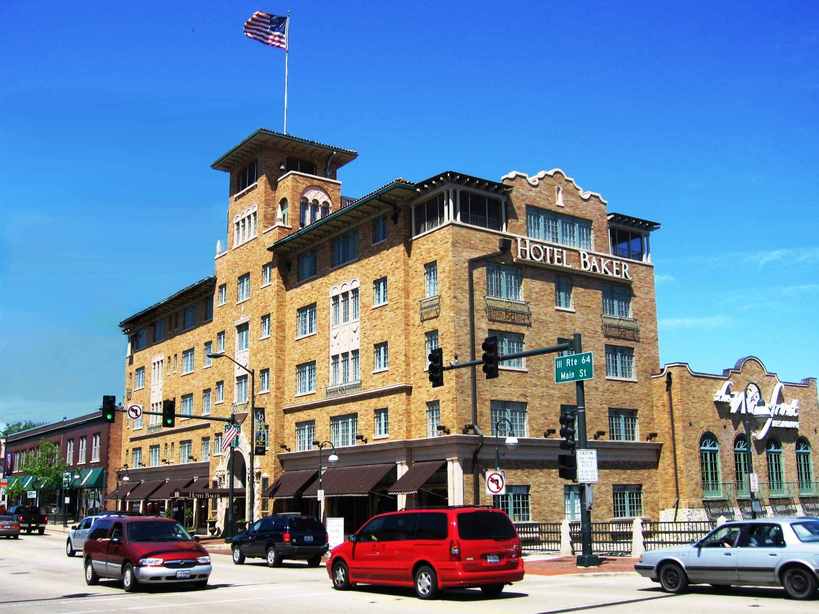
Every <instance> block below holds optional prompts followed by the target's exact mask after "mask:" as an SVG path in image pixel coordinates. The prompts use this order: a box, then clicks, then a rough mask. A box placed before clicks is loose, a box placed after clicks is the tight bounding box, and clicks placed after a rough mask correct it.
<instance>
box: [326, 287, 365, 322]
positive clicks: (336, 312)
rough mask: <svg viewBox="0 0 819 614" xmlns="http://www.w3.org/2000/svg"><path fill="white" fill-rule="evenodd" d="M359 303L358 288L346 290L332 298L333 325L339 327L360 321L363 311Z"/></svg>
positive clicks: (331, 313)
mask: <svg viewBox="0 0 819 614" xmlns="http://www.w3.org/2000/svg"><path fill="white" fill-rule="evenodd" d="M359 302H360V296H359V291H358V288H353V289H351V290H346V291H344V292H341V293H339V294H335V295H333V296H332V297H330V315H331V320H330V322H331V324H332V325H333V326H338V325H339V324H347V323H348V322H355V321H356V320H358V319H359V314H360V310H361V308H360V304H359Z"/></svg>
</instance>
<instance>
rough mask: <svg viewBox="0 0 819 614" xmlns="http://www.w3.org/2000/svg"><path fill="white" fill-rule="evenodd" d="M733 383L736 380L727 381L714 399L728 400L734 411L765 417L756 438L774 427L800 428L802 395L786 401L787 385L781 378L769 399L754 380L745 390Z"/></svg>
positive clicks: (759, 437) (765, 434)
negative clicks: (785, 391)
mask: <svg viewBox="0 0 819 614" xmlns="http://www.w3.org/2000/svg"><path fill="white" fill-rule="evenodd" d="M733 387H734V383H733V382H732V381H730V380H729V381H727V382H725V383H724V384H723V385H722V387H721V388H720V389H719V391H718V392H717V393H716V394H715V395H714V402H715V403H725V404H727V405H728V406H729V407H730V408H731V413H732V414H741V415H750V416H753V417H754V418H756V419H759V420H764V421H765V422H764V424H763V425H762V428H760V429H758V430H757V431H755V432H754V434H753V437H754V439H757V440H760V439H764V438H765V437H766V436H767V435H768V432H769V431H770V430H771V428H784V429H797V430H798V429H799V399H791V400H790V402H788V403H786V402H785V398H784V390H785V387H784V386H783V385H782V383H781V382H777V384H776V386H774V389H773V391H772V392H771V399H770V401H769V402H768V403H765V401H764V399H763V398H762V391H761V390H760V388H759V386H758V385H757V384H754V383H753V382H751V383H750V384H748V385H747V386H745V390H743V391H742V392H734V391H733Z"/></svg>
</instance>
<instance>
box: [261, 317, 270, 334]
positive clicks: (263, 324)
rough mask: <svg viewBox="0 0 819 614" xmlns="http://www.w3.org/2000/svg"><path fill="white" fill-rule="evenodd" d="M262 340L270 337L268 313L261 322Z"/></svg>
mask: <svg viewBox="0 0 819 614" xmlns="http://www.w3.org/2000/svg"><path fill="white" fill-rule="evenodd" d="M261 329H262V339H264V338H266V337H269V336H270V314H269V313H266V314H264V315H263V316H262V320H261Z"/></svg>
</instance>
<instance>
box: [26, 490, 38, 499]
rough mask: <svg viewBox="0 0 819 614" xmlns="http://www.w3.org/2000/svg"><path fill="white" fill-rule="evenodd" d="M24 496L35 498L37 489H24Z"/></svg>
mask: <svg viewBox="0 0 819 614" xmlns="http://www.w3.org/2000/svg"><path fill="white" fill-rule="evenodd" d="M26 497H28V498H29V499H36V498H37V491H36V490H28V491H26Z"/></svg>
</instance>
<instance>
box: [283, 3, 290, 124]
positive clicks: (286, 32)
mask: <svg viewBox="0 0 819 614" xmlns="http://www.w3.org/2000/svg"><path fill="white" fill-rule="evenodd" d="M290 19H291V17H290V11H288V12H287V25H285V27H284V44H285V48H284V134H287V57H288V56H289V55H290Z"/></svg>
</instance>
